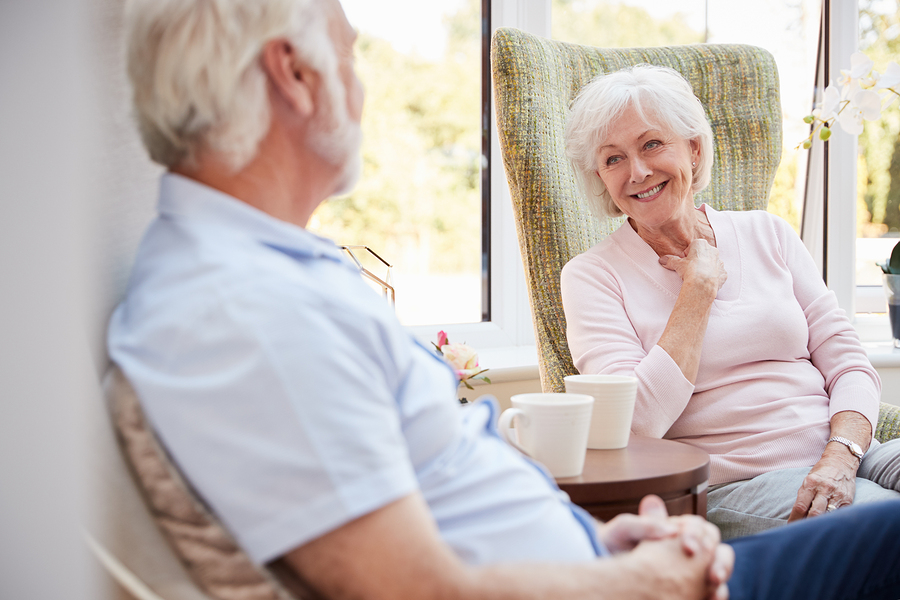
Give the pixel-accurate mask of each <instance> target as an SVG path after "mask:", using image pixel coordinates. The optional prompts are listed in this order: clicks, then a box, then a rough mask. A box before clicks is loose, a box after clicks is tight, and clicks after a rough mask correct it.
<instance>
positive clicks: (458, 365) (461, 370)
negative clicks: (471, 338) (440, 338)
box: [441, 344, 480, 381]
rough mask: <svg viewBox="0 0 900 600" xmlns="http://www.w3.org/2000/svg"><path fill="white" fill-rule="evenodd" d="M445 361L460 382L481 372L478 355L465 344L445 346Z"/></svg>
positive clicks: (443, 350)
mask: <svg viewBox="0 0 900 600" xmlns="http://www.w3.org/2000/svg"><path fill="white" fill-rule="evenodd" d="M441 352H442V353H443V354H444V360H446V361H447V362H448V363H450V366H451V367H453V370H454V371H456V374H457V375H458V376H459V378H460V380H462V381H465V380H466V379H468V378H469V377H471V376H472V375H475V374H476V373H478V371H479V370H480V369H479V368H478V354H477V353H476V352H475V350H473V349H472V348H470V347H469V346H466V345H465V344H445V345H443V346H441Z"/></svg>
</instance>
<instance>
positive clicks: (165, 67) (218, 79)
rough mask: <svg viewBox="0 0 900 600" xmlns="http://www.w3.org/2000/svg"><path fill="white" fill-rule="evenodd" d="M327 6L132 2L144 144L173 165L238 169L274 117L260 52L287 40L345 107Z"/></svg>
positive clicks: (129, 35)
mask: <svg viewBox="0 0 900 600" xmlns="http://www.w3.org/2000/svg"><path fill="white" fill-rule="evenodd" d="M329 6H330V4H329V3H326V2H322V0H250V1H247V0H129V1H128V3H127V5H126V12H125V29H126V40H127V57H128V75H129V78H130V79H131V84H132V88H133V94H134V97H133V102H134V110H135V112H136V118H137V121H138V126H139V128H140V132H141V137H142V138H143V141H144V145H145V146H146V148H147V151H148V152H149V153H150V157H151V158H152V159H153V160H154V161H156V162H158V163H160V164H162V165H164V166H167V167H171V166H175V165H179V164H187V165H191V164H192V161H194V160H195V159H196V158H197V156H198V153H199V152H200V151H211V152H214V153H216V154H217V155H218V156H220V157H221V158H223V159H224V160H225V161H226V163H227V165H228V166H229V167H230V168H232V169H234V170H235V171H238V170H240V169H241V168H242V167H244V166H245V165H246V164H247V163H248V162H249V161H250V160H251V159H252V158H253V156H254V155H255V154H256V151H257V147H258V145H259V142H260V140H261V139H262V138H263V136H265V134H266V132H267V131H268V129H269V124H270V119H271V115H270V112H269V98H268V90H267V83H266V75H265V73H264V71H263V68H262V66H261V64H260V53H261V51H262V48H263V46H264V45H265V44H266V43H267V42H269V41H270V40H273V39H276V38H279V37H284V38H286V39H288V40H289V41H290V43H291V45H292V46H293V47H294V50H295V51H296V53H297V56H298V58H300V59H301V60H303V61H305V62H306V63H307V64H308V65H309V66H311V67H312V68H314V69H316V70H317V71H319V72H321V73H322V75H323V79H324V81H325V82H326V86H327V87H328V88H329V89H328V92H329V93H330V95H331V96H332V98H331V99H332V101H334V102H335V103H339V104H338V105H339V106H342V105H343V104H344V102H345V91H344V88H343V86H342V85H340V83H339V77H338V73H337V71H338V60H337V55H336V53H335V49H334V45H333V42H332V40H331V37H330V35H329V30H328V24H329V19H328V17H329V12H328V11H329V10H330V8H329Z"/></svg>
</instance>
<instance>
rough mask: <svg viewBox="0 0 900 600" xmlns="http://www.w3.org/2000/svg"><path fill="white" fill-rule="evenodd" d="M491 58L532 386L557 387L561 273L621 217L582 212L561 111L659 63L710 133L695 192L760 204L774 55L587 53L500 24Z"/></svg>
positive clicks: (777, 121)
mask: <svg viewBox="0 0 900 600" xmlns="http://www.w3.org/2000/svg"><path fill="white" fill-rule="evenodd" d="M491 63H492V71H493V85H494V99H495V102H496V111H497V128H498V131H499V136H500V147H501V150H502V154H503V162H504V166H505V168H506V176H507V180H508V182H509V188H510V193H511V195H512V203H513V209H514V213H515V217H516V229H517V233H518V238H519V247H520V250H521V254H522V259H523V261H524V263H525V277H526V281H527V285H528V291H529V295H530V299H531V308H532V314H533V317H534V326H535V337H536V340H537V346H538V359H539V368H540V375H541V384H542V387H543V390H544V391H545V392H561V391H564V390H565V385H564V382H563V378H564V377H565V376H566V375H570V374H573V373H576V372H577V371H576V370H575V366H574V365H573V364H572V358H571V355H570V354H569V347H568V344H567V343H566V322H565V316H564V314H563V308H562V299H561V297H560V291H559V274H560V271H561V270H562V267H563V266H564V265H565V264H566V263H567V262H568V261H569V260H570V259H571V258H572V257H574V256H575V255H577V254H580V253H582V252H584V251H586V250H587V249H589V248H590V247H591V246H593V245H594V244H596V243H598V242H599V241H600V240H602V239H603V238H604V237H605V236H607V235H609V234H610V233H612V232H613V231H614V230H615V229H616V228H617V227H618V226H619V225H620V224H621V219H610V220H606V221H604V222H600V221H598V220H597V219H596V218H594V217H593V216H592V215H591V213H590V212H589V211H588V209H587V206H586V204H585V201H584V199H583V197H582V195H581V192H580V191H579V190H578V187H577V184H576V182H575V174H574V172H573V171H572V167H571V166H570V164H569V161H568V160H567V159H566V154H565V143H564V133H565V126H566V118H567V115H568V109H569V105H570V104H571V102H572V100H573V99H574V98H575V96H576V94H577V93H578V90H579V89H581V87H582V86H584V85H585V84H586V83H588V82H589V81H591V80H592V79H593V78H594V77H595V76H597V75H599V74H602V73H608V72H612V71H616V70H619V69H621V68H623V67H627V66H630V65H635V64H640V63H650V64H654V65H661V66H668V67H671V68H673V69H675V70H676V71H679V72H680V73H681V74H682V75H684V76H685V78H686V79H687V80H688V81H689V82H690V83H691V85H692V86H693V89H694V93H695V94H696V95H697V97H698V98H699V99H700V101H701V102H702V103H703V106H704V107H705V108H706V112H707V117H708V119H709V122H710V124H711V125H712V130H713V135H714V138H715V139H714V153H715V158H714V161H715V162H714V166H713V176H712V182H711V183H710V185H709V187H708V188H707V189H706V190H704V191H703V192H702V193H701V194H699V195H698V196H697V202H698V203H700V202H706V203H708V204H709V205H710V206H713V207H714V208H716V209H723V210H724V209H727V210H748V209H765V207H766V205H767V203H768V197H769V189H770V187H771V185H772V181H773V179H774V177H775V171H776V169H777V168H778V164H779V162H780V160H781V104H780V98H779V91H778V73H777V70H776V67H775V60H774V59H773V58H772V56H771V55H770V54H769V53H768V52H766V51H765V50H763V49H761V48H755V47H752V46H743V45H708V44H698V45H691V46H670V47H661V48H613V49H611V48H592V47H587V46H578V45H574V44H567V43H563V42H557V41H553V40H548V39H544V38H540V37H537V36H534V35H531V34H528V33H525V32H522V31H519V30H516V29H503V28H501V29H498V30H497V31H496V32H495V34H494V37H493V40H492V47H491Z"/></svg>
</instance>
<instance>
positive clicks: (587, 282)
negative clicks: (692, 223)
mask: <svg viewBox="0 0 900 600" xmlns="http://www.w3.org/2000/svg"><path fill="white" fill-rule="evenodd" d="M701 209H702V210H705V212H706V214H707V216H708V217H709V221H710V224H711V225H712V228H713V231H714V232H715V235H716V245H717V247H718V249H719V256H720V257H721V259H722V261H723V263H724V264H725V269H726V271H727V272H728V281H726V282H725V285H724V286H723V287H722V289H721V290H719V293H718V295H717V296H716V300H715V301H714V303H713V307H712V312H711V315H710V318H709V326H708V328H707V331H706V337H705V338H704V341H703V348H702V351H701V356H700V372H699V374H698V376H697V382H696V384H695V385H691V384H690V382H688V381H687V379H685V377H684V375H682V373H681V370H680V369H679V368H678V366H677V365H676V364H675V362H674V361H673V360H672V359H671V357H669V355H668V354H667V353H666V351H665V350H663V349H662V348H660V347H659V346H657V345H656V343H657V341H659V338H660V337H661V336H662V333H663V330H664V329H665V327H666V322H667V321H668V318H669V315H670V314H671V312H672V308H673V306H674V305H675V299H676V298H677V296H678V292H679V290H680V289H681V278H680V277H679V276H678V274H677V273H675V272H674V271H669V270H667V269H665V268H663V267H662V266H660V264H659V263H658V257H657V255H656V253H655V252H654V251H653V250H652V249H651V248H650V246H648V245H647V244H646V243H645V242H644V241H643V240H642V239H641V238H640V237H639V236H638V235H637V233H635V231H634V230H633V229H632V228H631V226H629V225H628V224H627V223H626V224H624V225H623V226H622V227H620V228H619V229H618V230H617V231H616V232H614V233H613V234H612V235H610V236H609V237H607V238H606V239H605V240H603V241H602V242H600V243H599V244H597V245H596V246H594V247H593V248H591V249H590V250H588V251H587V252H585V253H584V254H581V255H579V256H576V257H575V258H574V259H572V260H571V261H570V262H569V263H568V264H567V265H566V266H565V268H564V269H563V271H562V298H563V304H564V306H565V311H566V321H567V323H568V332H567V337H568V341H569V349H570V350H571V352H572V358H573V360H574V362H575V366H576V367H577V368H578V370H579V371H580V372H581V373H615V374H629V375H630V374H633V375H635V376H636V377H637V379H638V393H637V403H636V406H635V412H634V421H633V425H632V431H633V432H634V433H635V434H636V435H642V436H649V437H655V438H666V439H672V440H679V441H681V442H685V443H688V444H691V445H694V446H697V447H698V448H702V449H703V450H705V451H706V452H708V453H709V455H710V457H711V464H710V484H716V483H724V482H730V481H738V480H741V479H748V478H751V477H754V476H756V475H759V474H760V473H764V472H767V471H770V470H773V469H782V468H789V467H800V466H812V465H813V464H815V463H816V462H817V461H818V460H819V458H821V455H822V451H823V449H824V447H825V444H826V443H827V440H828V438H829V436H830V425H829V420H830V419H831V417H832V415H834V414H835V413H837V412H840V411H843V410H854V411H857V412H860V413H862V414H863V415H865V417H866V418H867V419H869V421H870V422H871V423H872V429H873V431H874V429H875V423H876V422H877V419H878V405H879V399H880V396H881V381H880V380H879V378H878V375H877V373H876V372H875V369H873V368H872V365H871V364H870V363H869V360H868V357H867V356H866V353H865V351H864V350H863V348H862V346H861V345H860V343H859V338H858V336H857V335H856V332H855V330H854V329H853V327H852V326H851V324H850V321H849V320H848V319H847V316H846V314H845V313H844V311H843V310H841V309H840V308H838V305H837V300H836V299H835V297H834V294H833V293H832V292H830V291H829V290H828V289H827V288H826V287H825V284H824V283H823V282H822V277H821V275H820V274H819V272H818V269H817V268H816V266H815V263H814V262H813V260H812V257H811V256H810V255H809V253H808V252H807V251H806V248H805V247H804V246H803V243H802V242H801V241H800V239H799V238H798V237H797V235H796V234H795V233H794V231H793V230H792V229H791V228H790V226H789V225H788V224H787V223H785V222H784V221H783V220H781V219H779V218H778V217H775V216H773V215H770V214H768V213H766V212H762V211H747V212H718V211H715V210H713V209H712V208H710V207H708V206H706V205H703V206H702V207H701Z"/></svg>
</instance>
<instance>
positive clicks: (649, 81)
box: [565, 64, 713, 219]
mask: <svg viewBox="0 0 900 600" xmlns="http://www.w3.org/2000/svg"><path fill="white" fill-rule="evenodd" d="M628 107H634V109H635V110H636V111H637V113H638V115H639V116H640V117H641V118H642V119H643V120H644V121H645V122H647V123H648V124H653V125H663V126H665V127H667V128H668V129H670V130H671V131H672V132H674V133H675V134H676V135H678V136H680V137H682V138H684V139H686V140H699V142H700V158H699V160H698V162H697V166H696V167H693V168H692V175H693V179H692V184H691V190H692V191H693V192H694V193H695V194H696V193H697V192H699V191H701V190H703V189H704V188H706V186H707V185H709V180H710V173H711V172H712V163H713V142H712V140H713V136H712V128H711V127H710V126H709V122H707V120H706V112H705V111H704V110H703V105H702V104H701V103H700V100H698V99H697V97H696V96H695V95H694V91H693V90H692V89H691V84H690V83H688V82H687V80H686V79H685V78H684V77H682V76H681V74H679V73H678V72H677V71H675V70H673V69H670V68H668V67H656V66H652V65H646V64H645V65H637V66H635V67H630V68H626V69H622V70H621V71H616V72H614V73H610V74H608V75H600V76H599V77H597V78H595V79H594V80H593V81H591V82H590V83H588V84H587V85H586V86H584V87H583V88H581V90H580V91H579V92H578V96H577V97H576V98H575V101H574V102H573V103H572V108H571V111H570V114H569V121H568V124H567V125H566V137H565V140H566V156H568V158H569V160H570V161H571V162H572V167H573V169H574V170H575V176H576V179H577V180H578V185H579V186H580V187H581V190H582V191H583V192H584V194H585V196H586V197H587V200H588V206H589V207H590V209H591V212H592V213H593V214H594V215H595V216H597V217H598V218H600V219H604V218H607V217H617V216H620V215H621V214H622V211H620V210H619V208H618V207H617V206H616V205H615V203H614V202H613V199H612V197H611V196H610V195H609V192H608V191H607V189H606V186H605V185H604V184H603V182H602V181H601V180H600V176H599V175H598V174H597V151H598V149H599V148H600V146H601V145H602V144H603V142H604V141H605V140H606V138H607V137H608V135H609V133H610V131H611V130H612V129H613V128H614V127H615V126H616V121H617V120H618V118H619V117H620V116H621V114H622V113H623V112H624V111H625V110H626V109H627V108H628Z"/></svg>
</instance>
